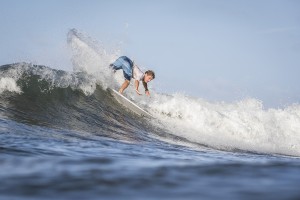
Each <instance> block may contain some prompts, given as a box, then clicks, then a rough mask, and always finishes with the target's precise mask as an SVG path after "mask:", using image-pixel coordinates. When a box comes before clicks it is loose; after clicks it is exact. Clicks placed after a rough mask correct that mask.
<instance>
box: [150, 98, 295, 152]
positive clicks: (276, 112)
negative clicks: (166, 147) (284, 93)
mask: <svg viewBox="0 0 300 200" xmlns="http://www.w3.org/2000/svg"><path fill="white" fill-rule="evenodd" d="M149 106H150V108H151V111H152V114H153V115H155V116H156V117H157V118H158V119H159V120H160V121H161V122H162V124H163V126H164V127H167V128H168V129H169V130H171V132H172V133H173V134H175V135H178V136H181V137H184V138H186V139H188V140H190V141H192V142H197V143H199V144H203V145H207V146H211V147H213V148H217V149H224V150H235V149H239V150H243V151H252V152H260V153H275V154H285V155H295V156H300V147H299V145H298V144H299V142H300V135H299V130H300V106H299V105H292V106H289V107H287V108H285V109H268V110H264V109H263V106H262V102H260V101H258V100H256V99H245V100H242V101H239V102H235V103H231V104H229V103H218V102H216V103H211V102H208V101H205V100H203V99H195V98H191V97H188V96H185V95H182V94H174V95H163V94H156V95H155V101H153V102H151V103H150V105H149Z"/></svg>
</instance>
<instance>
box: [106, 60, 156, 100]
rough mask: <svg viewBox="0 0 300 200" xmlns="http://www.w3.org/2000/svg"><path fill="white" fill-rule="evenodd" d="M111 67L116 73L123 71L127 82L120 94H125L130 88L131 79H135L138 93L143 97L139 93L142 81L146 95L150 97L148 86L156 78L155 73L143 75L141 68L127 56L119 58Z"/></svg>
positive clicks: (147, 72)
mask: <svg viewBox="0 0 300 200" xmlns="http://www.w3.org/2000/svg"><path fill="white" fill-rule="evenodd" d="M110 67H112V69H113V70H114V71H116V70H119V69H123V75H124V78H125V81H124V83H123V84H122V86H121V88H120V90H119V93H121V94H123V92H124V90H125V89H126V88H127V87H128V85H129V83H130V80H131V78H133V79H135V81H134V85H135V91H136V93H137V94H138V95H141V93H140V92H139V85H140V81H142V83H143V86H144V88H145V93H146V95H147V96H150V92H149V89H148V85H147V84H148V83H149V82H150V81H152V80H153V79H154V78H155V73H154V71H152V70H147V71H146V72H145V73H143V72H142V71H141V70H140V68H139V67H138V66H137V65H136V64H135V63H134V62H133V61H132V60H131V59H129V58H128V57H127V56H121V57H119V58H118V59H117V60H116V61H115V62H114V63H112V64H110Z"/></svg>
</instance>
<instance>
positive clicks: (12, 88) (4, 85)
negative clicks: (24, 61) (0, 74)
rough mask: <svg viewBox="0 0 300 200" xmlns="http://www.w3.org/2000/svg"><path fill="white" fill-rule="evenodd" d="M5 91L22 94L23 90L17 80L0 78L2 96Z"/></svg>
mask: <svg viewBox="0 0 300 200" xmlns="http://www.w3.org/2000/svg"><path fill="white" fill-rule="evenodd" d="M4 91H9V92H16V93H21V88H20V87H19V86H18V85H17V83H16V81H15V79H13V78H9V77H4V78H0V94H2V93H3V92H4Z"/></svg>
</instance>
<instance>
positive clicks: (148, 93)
mask: <svg viewBox="0 0 300 200" xmlns="http://www.w3.org/2000/svg"><path fill="white" fill-rule="evenodd" d="M143 86H144V88H145V93H146V95H147V96H150V92H149V90H148V85H147V83H146V82H144V81H143Z"/></svg>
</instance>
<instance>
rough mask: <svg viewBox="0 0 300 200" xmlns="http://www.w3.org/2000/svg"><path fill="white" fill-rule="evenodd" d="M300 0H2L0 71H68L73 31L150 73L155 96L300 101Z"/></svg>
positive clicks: (281, 102)
mask: <svg viewBox="0 0 300 200" xmlns="http://www.w3.org/2000/svg"><path fill="white" fill-rule="evenodd" d="M299 11H300V1H298V0H251V1H246V0H189V1H186V0H163V1H158V0H154V1H146V0H127V1H126V0H123V1H122V0H107V1H102V0H87V1H82V0H26V1H24V0H0V24H1V26H0V31H1V37H0V45H1V49H0V65H3V64H9V63H14V62H33V63H34V64H40V65H47V66H50V67H52V68H56V69H63V70H68V71H71V70H72V66H71V61H70V59H71V55H70V52H68V49H67V48H66V47H67V42H66V41H67V33H68V31H69V30H70V29H72V28H75V29H77V30H79V31H82V32H84V33H86V34H88V35H89V36H90V37H92V38H93V39H94V40H96V41H98V42H101V43H103V44H106V45H107V46H108V47H111V46H113V45H116V44H122V45H121V48H122V49H121V50H122V52H123V53H124V55H128V56H129V57H132V58H134V59H135V60H136V61H137V62H139V63H140V64H141V65H143V66H147V67H148V66H149V67H148V68H150V69H153V70H154V71H155V72H156V77H157V78H156V79H155V83H154V81H153V86H154V87H155V89H156V90H157V91H160V92H164V93H168V94H172V93H175V92H181V93H184V94H187V95H189V96H193V97H196V98H204V99H207V100H209V101H225V102H232V101H237V100H242V99H244V98H247V97H251V98H256V99H258V100H261V101H262V102H263V104H264V105H265V107H283V106H286V105H290V104H292V103H299V101H300V87H299V86H300V79H299V78H298V76H299V74H300V12H299Z"/></svg>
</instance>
